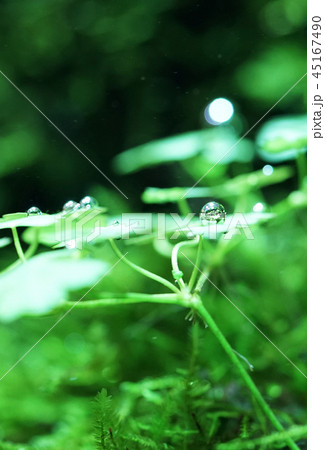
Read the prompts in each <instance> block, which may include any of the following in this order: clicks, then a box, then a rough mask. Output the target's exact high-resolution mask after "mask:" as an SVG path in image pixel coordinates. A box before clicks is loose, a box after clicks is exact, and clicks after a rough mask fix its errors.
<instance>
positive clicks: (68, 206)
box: [62, 200, 80, 213]
mask: <svg viewBox="0 0 325 450" xmlns="http://www.w3.org/2000/svg"><path fill="white" fill-rule="evenodd" d="M78 209H80V203H77V202H75V201H74V200H69V201H68V202H66V203H65V204H64V205H63V208H62V210H63V212H65V213H71V212H74V211H77V210H78Z"/></svg>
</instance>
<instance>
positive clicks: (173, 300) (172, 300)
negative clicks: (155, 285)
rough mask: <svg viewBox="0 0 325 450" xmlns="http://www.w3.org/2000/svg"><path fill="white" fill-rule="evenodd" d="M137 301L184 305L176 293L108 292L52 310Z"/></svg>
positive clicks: (117, 304)
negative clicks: (102, 296) (98, 296)
mask: <svg viewBox="0 0 325 450" xmlns="http://www.w3.org/2000/svg"><path fill="white" fill-rule="evenodd" d="M135 303H164V304H170V305H182V297H181V296H180V295H176V294H141V293H134V292H128V293H125V294H115V293H113V294H107V298H102V299H99V300H87V301H83V302H71V301H70V302H64V303H62V305H60V306H58V307H57V308H55V310H53V311H52V313H53V314H57V313H58V312H65V311H68V310H69V309H70V308H71V307H72V306H74V305H75V306H74V308H76V309H82V310H96V309H98V308H106V307H108V306H121V305H130V304H135Z"/></svg>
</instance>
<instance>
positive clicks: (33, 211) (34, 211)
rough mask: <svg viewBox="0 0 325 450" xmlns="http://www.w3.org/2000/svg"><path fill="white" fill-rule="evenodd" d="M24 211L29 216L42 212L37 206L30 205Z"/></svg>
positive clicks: (38, 214)
mask: <svg viewBox="0 0 325 450" xmlns="http://www.w3.org/2000/svg"><path fill="white" fill-rule="evenodd" d="M26 212H27V214H28V215H29V216H40V215H41V214H42V211H41V210H40V209H39V208H37V206H32V207H31V208H29V209H28V210H27V211H26Z"/></svg>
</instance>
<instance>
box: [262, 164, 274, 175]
mask: <svg viewBox="0 0 325 450" xmlns="http://www.w3.org/2000/svg"><path fill="white" fill-rule="evenodd" d="M262 170H263V173H264V175H266V176H267V177H269V176H270V175H272V173H273V170H274V169H273V167H272V166H270V164H266V165H265V166H264V167H263V169H262Z"/></svg>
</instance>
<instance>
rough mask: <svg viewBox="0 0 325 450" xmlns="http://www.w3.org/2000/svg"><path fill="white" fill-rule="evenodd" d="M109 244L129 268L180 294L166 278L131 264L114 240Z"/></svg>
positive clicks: (110, 240)
mask: <svg viewBox="0 0 325 450" xmlns="http://www.w3.org/2000/svg"><path fill="white" fill-rule="evenodd" d="M109 242H110V244H111V247H112V249H113V250H114V252H115V254H116V255H117V256H118V257H119V258H123V260H122V261H123V262H124V263H125V264H127V265H128V266H130V267H132V269H133V270H135V271H137V272H139V273H141V274H142V275H144V276H145V277H148V278H151V279H152V280H155V281H157V282H158V283H160V284H163V285H164V286H166V287H167V288H168V289H170V290H171V291H173V292H175V293H176V294H179V293H180V290H179V289H177V287H176V286H174V285H173V284H172V283H171V282H170V281H168V280H166V279H165V278H163V277H161V276H159V275H157V274H155V273H152V272H149V270H146V269H143V268H142V267H140V266H138V265H137V264H134V263H133V262H131V261H130V260H128V259H127V258H125V257H124V255H123V254H122V253H121V252H120V250H119V249H118V247H117V245H116V244H115V242H114V241H113V239H109Z"/></svg>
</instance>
